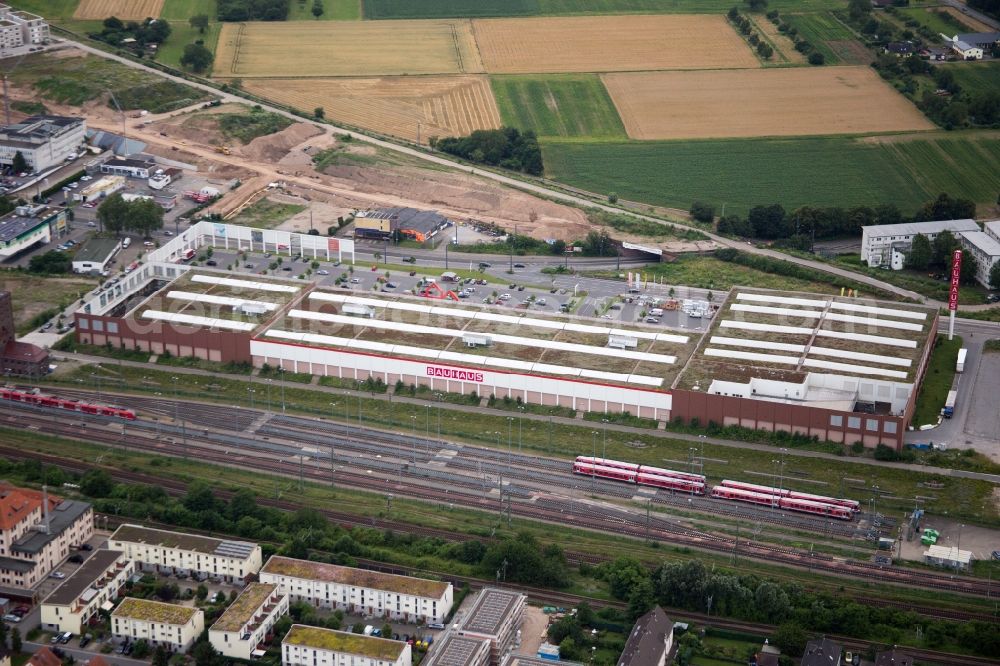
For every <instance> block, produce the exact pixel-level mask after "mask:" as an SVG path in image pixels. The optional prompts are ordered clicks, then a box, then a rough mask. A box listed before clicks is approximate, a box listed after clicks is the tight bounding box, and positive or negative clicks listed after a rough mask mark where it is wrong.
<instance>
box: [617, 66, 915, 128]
mask: <svg viewBox="0 0 1000 666" xmlns="http://www.w3.org/2000/svg"><path fill="white" fill-rule="evenodd" d="M603 79H604V83H605V85H607V88H608V92H609V93H610V94H611V99H612V100H613V101H614V103H615V106H616V107H617V108H618V111H619V113H620V114H621V117H622V120H623V122H624V123H625V129H626V130H627V132H628V135H629V137H631V138H633V139H644V140H650V139H695V138H723V137H757V136H803V135H818V134H864V133H870V132H900V131H910V130H932V129H934V125H933V124H932V123H931V122H930V121H929V120H927V118H926V117H924V115H923V114H922V113H921V112H920V111H919V110H918V109H917V108H916V107H915V106H913V104H911V103H910V102H909V101H908V100H907V99H906V98H905V97H903V96H901V95H899V94H898V93H896V91H895V90H893V89H892V88H890V87H889V86H888V85H886V84H885V83H884V82H883V81H882V80H881V79H880V78H879V77H878V75H877V74H875V73H874V72H873V71H872V70H871V69H870V68H867V67H809V68H803V67H795V68H771V69H758V70H728V71H727V70H717V71H711V72H631V73H621V74H605V75H604V76H603Z"/></svg>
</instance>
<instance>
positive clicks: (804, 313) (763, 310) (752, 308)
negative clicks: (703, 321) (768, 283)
mask: <svg viewBox="0 0 1000 666" xmlns="http://www.w3.org/2000/svg"><path fill="white" fill-rule="evenodd" d="M729 309H730V310H735V311H737V312H753V313H756V314H772V315H784V316H786V317H804V318H806V319H819V318H820V317H822V316H823V313H822V312H819V311H817V310H795V309H793V308H772V307H769V306H767V305H742V304H740V303H732V304H731V305H730V306H729Z"/></svg>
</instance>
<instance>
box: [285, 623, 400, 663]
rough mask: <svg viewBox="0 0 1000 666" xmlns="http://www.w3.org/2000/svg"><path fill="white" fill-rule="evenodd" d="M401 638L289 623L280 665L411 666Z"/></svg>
mask: <svg viewBox="0 0 1000 666" xmlns="http://www.w3.org/2000/svg"><path fill="white" fill-rule="evenodd" d="M411 663H412V653H411V650H410V646H409V644H407V643H404V642H402V641H391V640H388V639H385V638H375V637H373V636H362V635H361V634H352V633H349V632H346V631H333V630H332V629H320V628H318V627H306V626H303V625H301V624H295V625H292V628H291V629H289V630H288V633H287V634H286V635H285V638H284V639H282V641H281V666H410V664H411Z"/></svg>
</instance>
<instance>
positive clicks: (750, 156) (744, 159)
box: [542, 133, 1000, 213]
mask: <svg viewBox="0 0 1000 666" xmlns="http://www.w3.org/2000/svg"><path fill="white" fill-rule="evenodd" d="M930 136H932V137H934V138H933V139H932V140H913V141H900V142H898V143H891V144H875V143H865V142H863V141H862V140H858V139H852V138H846V137H831V138H807V139H749V140H728V141H660V142H605V143H589V144H583V143H573V142H566V141H559V140H552V139H549V140H545V141H543V142H542V148H543V155H544V159H545V167H546V175H547V176H549V177H551V178H554V179H556V180H560V181H562V182H565V183H568V184H570V185H575V186H577V187H582V188H584V189H587V190H590V191H593V192H596V193H600V194H604V193H607V192H612V191H613V192H617V193H618V195H619V196H620V197H622V198H624V199H631V200H634V201H641V202H644V203H650V204H657V205H665V206H676V207H681V208H685V209H686V208H688V207H689V206H690V205H691V204H692V203H693V202H694V201H697V200H702V201H708V202H710V203H713V204H715V205H716V208H721V206H722V204H723V203H725V204H726V211H727V212H732V213H745V212H746V211H747V209H749V208H751V207H752V206H755V205H759V204H769V203H774V202H778V203H781V204H782V205H783V206H785V208H787V209H793V208H796V207H798V206H803V205H812V206H845V207H849V206H854V205H860V204H866V205H875V204H879V203H892V204H896V205H897V206H899V208H900V209H901V210H903V211H906V212H913V211H914V210H915V209H916V208H917V207H918V206H919V205H920V204H921V203H923V202H924V201H927V200H929V199H931V198H933V197H934V196H936V195H937V194H939V193H940V192H949V193H951V194H952V195H954V196H960V197H964V198H970V199H973V200H974V201H976V202H978V203H983V204H985V203H992V202H994V201H996V193H997V192H998V191H1000V140H998V139H995V138H989V139H987V138H978V137H977V136H976V135H975V134H974V133H964V134H947V135H946V134H944V133H939V134H934V135H930ZM945 137H947V138H945ZM963 165H974V166H963Z"/></svg>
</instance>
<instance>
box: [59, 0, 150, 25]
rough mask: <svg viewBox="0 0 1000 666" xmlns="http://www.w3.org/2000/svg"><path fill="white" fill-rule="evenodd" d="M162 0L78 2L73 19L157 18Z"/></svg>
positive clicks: (131, 19)
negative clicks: (113, 17) (112, 17)
mask: <svg viewBox="0 0 1000 666" xmlns="http://www.w3.org/2000/svg"><path fill="white" fill-rule="evenodd" d="M162 9H163V0H80V4H79V5H78V6H77V8H76V11H75V12H73V18H75V19H82V20H94V19H96V20H101V21H103V20H104V19H106V18H108V17H111V16H117V17H118V18H120V19H122V20H126V21H141V20H142V19H144V18H159V16H160V10H162Z"/></svg>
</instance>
